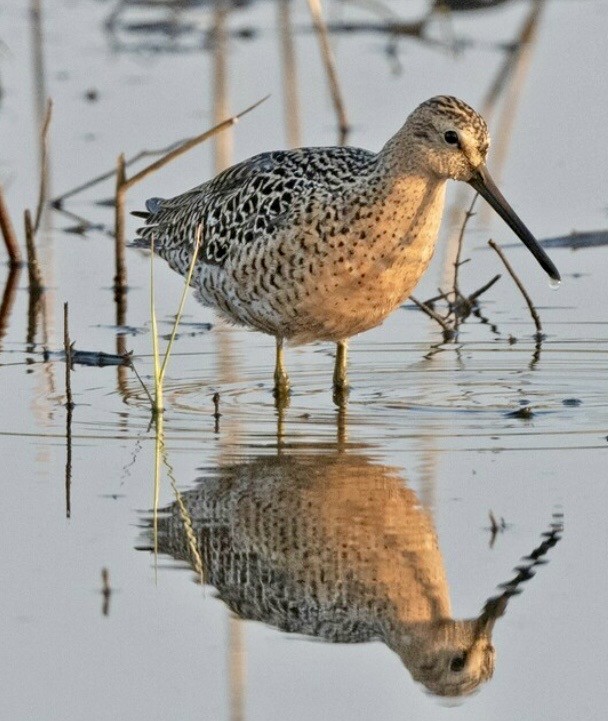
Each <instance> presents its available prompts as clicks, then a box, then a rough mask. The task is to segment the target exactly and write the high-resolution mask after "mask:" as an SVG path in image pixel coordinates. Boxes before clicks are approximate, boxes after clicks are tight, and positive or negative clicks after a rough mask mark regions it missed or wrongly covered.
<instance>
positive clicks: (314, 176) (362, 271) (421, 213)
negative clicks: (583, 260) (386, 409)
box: [134, 96, 560, 398]
mask: <svg viewBox="0 0 608 721" xmlns="http://www.w3.org/2000/svg"><path fill="white" fill-rule="evenodd" d="M489 144H490V137H489V134H488V128H487V125H486V123H485V121H484V119H483V118H482V117H481V115H479V114H478V113H477V112H476V111H475V110H473V108H471V107H470V106H469V105H467V104H466V103H464V102H463V101H462V100H459V99H458V98H455V97H451V96H437V97H433V98H431V99H430V100H427V101H426V102H424V103H422V104H421V105H419V106H418V107H417V108H416V109H415V110H414V111H413V112H412V113H411V115H410V116H409V117H408V118H407V119H406V121H405V123H404V125H403V126H402V127H401V128H400V129H399V130H398V131H397V132H396V133H395V135H394V136H393V137H392V138H390V140H389V141H388V142H387V143H386V145H385V146H384V147H383V148H382V149H381V150H380V152H378V153H373V152H370V151H368V150H363V149H361V148H354V147H316V148H315V147H313V148H297V149H294V150H284V151H273V152H267V153H261V154H260V155H255V156H254V157H252V158H249V159H248V160H245V161H243V162H241V163H238V164H237V165H234V166H233V167H231V168H229V169H228V170H225V171H223V172H222V173H220V174H219V175H217V176H216V177H215V178H213V179H212V180H209V181H207V182H205V183H203V184H202V185H199V186H197V187H196V188H194V189H192V190H189V191H188V192H186V193H183V194H182V195H178V196H176V197H174V198H171V199H163V198H151V199H150V200H148V201H147V202H146V209H147V212H143V213H136V215H140V216H141V217H144V218H145V220H146V224H145V225H144V226H143V227H142V228H140V229H139V230H138V236H139V237H138V238H137V240H136V241H135V243H134V245H135V246H137V247H146V248H150V247H153V249H154V251H155V252H156V253H158V255H160V256H161V257H162V258H164V259H165V260H166V261H167V262H168V263H169V265H170V266H171V268H173V269H174V270H176V271H177V272H178V273H181V274H182V275H186V274H187V272H188V270H189V267H190V264H191V261H192V253H193V251H194V248H195V246H196V238H197V234H198V233H200V237H201V244H200V246H199V251H198V258H197V260H196V264H195V268H194V272H193V275H192V281H191V285H192V286H193V287H194V288H195V291H196V296H197V297H198V299H199V300H200V301H201V302H202V303H203V304H204V305H208V306H211V307H213V308H215V309H216V310H217V311H218V312H219V314H220V315H221V316H223V317H224V318H225V319H227V320H228V321H229V322H231V323H237V324H242V325H245V326H248V327H249V328H253V329H255V330H258V331H262V332H263V333H267V334H270V335H273V336H275V338H276V363H275V373H274V382H275V394H276V396H277V397H278V398H281V397H283V398H284V397H286V395H287V393H288V391H289V378H288V375H287V372H286V370H285V365H284V360H283V344H284V342H285V341H287V342H289V343H292V344H302V343H309V342H311V341H333V342H335V343H337V352H336V360H335V367H334V375H333V382H334V389H335V390H336V391H339V392H343V391H345V390H346V389H347V387H348V382H347V377H346V352H347V351H346V343H347V340H348V339H349V338H350V337H351V336H353V335H355V334H357V333H361V332H362V331H365V330H368V329H370V328H373V327H374V326H376V325H378V324H379V323H381V322H382V321H383V320H384V319H385V318H386V317H387V316H388V315H389V314H390V313H391V312H392V311H393V310H395V308H397V307H398V306H399V305H400V304H401V303H403V301H404V300H405V299H406V298H407V297H408V296H409V295H410V293H411V292H412V291H413V290H414V287H415V286H416V284H417V283H418V281H419V280H420V278H421V276H422V275H423V273H424V271H425V270H426V268H427V266H428V264H429V262H430V260H431V257H432V255H433V251H434V248H435V243H436V240H437V235H438V232H439V225H440V222H441V217H442V214H443V206H444V196H445V185H446V181H447V180H449V179H452V180H460V181H464V182H466V183H469V184H470V185H471V186H472V187H473V188H474V189H475V190H476V191H477V192H478V193H479V194H480V195H482V196H483V197H484V198H485V199H486V200H487V201H488V203H489V204H490V205H491V206H492V207H493V208H494V209H495V210H496V212H497V213H498V214H499V215H500V216H501V217H502V218H503V219H504V220H505V221H506V223H507V224H508V225H509V226H510V227H511V229H512V230H513V231H514V232H515V233H516V234H517V235H518V236H519V238H520V239H521V240H522V241H523V243H524V244H525V245H526V246H527V247H528V249H529V250H530V251H531V252H532V254H533V255H534V257H535V258H536V259H537V261H538V262H539V263H540V265H541V266H542V268H543V269H544V270H545V271H546V272H547V273H548V275H549V276H550V277H551V278H552V279H554V280H559V277H560V276H559V273H558V271H557V268H556V267H555V265H554V264H553V263H552V262H551V260H550V259H549V258H548V256H547V255H546V253H545V252H544V250H543V249H542V248H541V247H540V245H539V244H538V243H537V241H536V240H535V238H534V236H533V235H532V234H531V233H530V231H529V230H528V229H527V227H526V226H525V225H524V223H523V222H522V221H521V220H520V218H519V217H518V216H517V215H516V213H515V211H514V210H513V209H512V208H511V206H510V205H509V204H508V202H507V201H506V199H505V198H504V197H503V195H502V194H501V192H500V191H499V190H498V188H497V187H496V185H495V184H494V182H493V180H492V178H491V177H490V174H489V172H488V170H487V168H486V165H485V160H486V156H487V152H488V147H489Z"/></svg>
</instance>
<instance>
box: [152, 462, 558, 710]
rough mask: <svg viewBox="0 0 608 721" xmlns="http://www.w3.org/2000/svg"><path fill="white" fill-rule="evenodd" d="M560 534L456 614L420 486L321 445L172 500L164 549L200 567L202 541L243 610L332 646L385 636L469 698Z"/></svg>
mask: <svg viewBox="0 0 608 721" xmlns="http://www.w3.org/2000/svg"><path fill="white" fill-rule="evenodd" d="M184 507H185V509H186V510H187V514H184ZM186 516H189V518H188V519H187V521H186V522H184V519H185V517H186ZM560 530H561V524H556V525H555V527H554V529H553V531H552V532H551V533H550V534H548V536H547V534H545V535H546V537H545V540H544V541H543V543H542V544H541V546H540V547H539V548H540V550H539V549H536V551H535V552H533V553H532V554H531V556H530V557H529V563H528V565H525V566H520V567H519V568H518V573H517V576H516V577H515V578H514V579H513V580H512V581H511V582H509V583H508V584H506V585H505V586H504V591H503V593H502V594H501V595H499V596H496V597H494V598H491V599H490V600H489V601H487V602H486V603H485V605H484V608H483V610H482V612H481V613H480V614H479V615H478V616H476V617H473V618H466V619H454V618H452V613H451V607H450V598H449V589H448V583H447V579H446V574H445V569H444V565H443V559H442V555H441V551H440V548H439V544H438V539H437V533H436V531H435V527H434V524H433V520H432V517H431V514H430V513H429V512H428V511H427V510H426V509H425V508H423V507H422V506H421V505H420V502H419V500H418V498H417V496H416V494H415V493H414V492H413V491H412V490H411V489H409V488H408V487H407V486H406V485H405V484H404V482H403V480H402V479H401V477H400V476H399V475H398V474H397V472H396V470H395V469H394V468H391V467H389V466H385V465H381V464H379V463H377V462H375V461H374V460H372V459H371V458H370V457H368V456H366V455H363V454H360V453H352V452H343V453H340V452H333V453H332V452H324V453H323V454H321V455H314V454H312V453H311V454H308V455H298V454H293V455H280V456H278V457H271V458H269V457H260V458H254V459H253V460H250V461H246V462H241V463H235V464H233V465H226V466H222V467H221V468H218V469H214V470H211V471H210V472H209V473H206V474H205V475H204V476H203V477H202V478H200V479H199V485H198V487H197V488H196V489H194V490H191V491H188V492H186V493H184V494H183V495H182V496H181V498H180V499H179V502H177V503H175V504H173V505H172V506H170V507H169V508H167V509H165V512H164V514H163V515H162V516H161V519H160V520H159V527H158V549H159V551H160V552H161V553H165V554H169V555H171V556H173V558H175V559H179V560H182V561H186V562H188V563H189V564H190V565H191V566H193V567H194V566H195V563H194V561H193V560H192V559H193V541H194V543H195V544H196V546H197V547H196V548H194V550H195V553H197V554H200V558H201V559H202V564H203V567H204V577H205V581H206V582H207V583H210V584H211V585H213V586H214V587H215V588H216V589H217V592H218V595H219V597H220V598H221V599H222V600H223V601H224V602H225V603H226V604H227V606H228V607H229V608H230V609H231V610H232V611H233V612H234V613H235V614H237V615H238V616H240V617H241V618H244V619H252V620H256V621H262V622H264V623H266V624H269V625H271V626H274V627H276V628H277V629H280V630H282V631H285V632H288V633H300V634H305V635H307V636H312V637H315V638H320V639H323V640H325V641H329V642H333V643H362V642H367V641H372V640H380V641H382V642H383V643H385V644H386V645H387V646H388V647H389V648H390V649H392V650H393V651H394V652H395V653H397V654H398V656H399V657H400V658H401V660H402V662H403V664H404V665H405V667H406V668H407V669H408V671H409V672H410V674H411V675H412V677H413V678H414V679H415V680H416V681H418V682H420V683H422V684H423V685H424V686H425V687H426V688H427V689H428V690H429V691H431V692H432V693H434V694H437V695H441V696H462V695H466V694H469V693H471V692H472V691H474V690H475V689H476V688H477V687H478V686H479V685H480V684H481V683H483V682H484V681H487V680H488V679H489V678H491V676H492V673H493V671H494V662H495V651H494V647H493V645H492V630H493V627H494V623H495V621H496V619H497V618H498V617H500V616H501V615H502V614H503V613H504V611H505V608H506V605H507V601H508V599H509V597H510V596H511V595H513V594H514V593H516V592H518V588H517V587H518V585H519V584H520V583H521V582H522V581H523V580H527V579H528V578H530V577H531V576H532V575H533V571H532V570H531V569H532V567H533V566H534V565H536V563H538V562H539V561H540V559H541V557H542V556H544V555H545V553H546V551H547V550H548V549H549V548H550V547H551V546H552V545H555V543H557V541H558V540H559V531H560ZM149 533H151V530H150V531H149ZM548 539H550V540H548ZM463 552H465V549H463Z"/></svg>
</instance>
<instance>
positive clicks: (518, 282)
mask: <svg viewBox="0 0 608 721" xmlns="http://www.w3.org/2000/svg"><path fill="white" fill-rule="evenodd" d="M488 245H489V246H490V248H492V249H493V250H495V251H496V252H497V253H498V257H499V258H500V259H501V260H502V262H503V264H504V266H505V268H506V269H507V272H508V273H509V275H510V276H511V278H513V280H514V281H515V285H516V286H517V287H518V288H519V290H520V292H521V294H522V295H523V297H524V300H525V301H526V303H527V304H528V308H529V310H530V315H531V316H532V320H533V321H534V325H535V326H536V334H537V338H541V337H542V334H543V327H542V325H541V322H540V317H539V315H538V313H537V312H536V308H535V307H534V303H532V299H531V298H530V296H529V295H528V292H527V291H526V289H525V288H524V285H523V283H522V282H521V280H520V279H519V278H518V277H517V274H516V273H515V271H514V270H513V268H512V267H511V264H510V263H509V261H508V260H507V259H506V257H505V254H504V253H503V252H502V250H501V248H500V247H499V246H498V245H496V243H495V242H494V241H493V240H488Z"/></svg>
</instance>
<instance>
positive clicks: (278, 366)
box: [274, 336, 289, 404]
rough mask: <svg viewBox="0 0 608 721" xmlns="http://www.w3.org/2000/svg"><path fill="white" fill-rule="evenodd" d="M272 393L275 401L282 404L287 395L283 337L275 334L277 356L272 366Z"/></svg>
mask: <svg viewBox="0 0 608 721" xmlns="http://www.w3.org/2000/svg"><path fill="white" fill-rule="evenodd" d="M274 395H275V398H276V399H277V403H280V404H284V403H285V400H286V399H287V397H288V396H289V376H288V375H287V371H286V370H285V363H284V360H283V339H282V338H281V337H279V336H277V356H276V363H275V366H274Z"/></svg>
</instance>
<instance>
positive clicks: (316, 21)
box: [308, 0, 350, 145]
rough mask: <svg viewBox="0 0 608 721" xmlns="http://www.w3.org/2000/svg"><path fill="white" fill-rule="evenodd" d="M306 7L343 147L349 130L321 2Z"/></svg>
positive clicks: (310, 1) (311, 2)
mask: <svg viewBox="0 0 608 721" xmlns="http://www.w3.org/2000/svg"><path fill="white" fill-rule="evenodd" d="M308 7H309V8H310V14H311V16H312V22H313V25H314V28H315V32H316V34H317V38H318V40H319V46H320V48H321V56H322V58H323V63H324V65H325V72H326V73H327V80H328V82H329V90H330V92H331V98H332V101H333V104H334V109H335V111H336V115H337V117H338V127H339V130H340V139H339V145H344V142H345V141H346V136H347V135H348V132H349V130H350V126H349V123H348V119H347V117H346V109H345V107H344V101H343V99H342V92H341V91H340V84H339V82H338V73H337V71H336V64H335V60H334V54H333V51H332V49H331V44H330V42H329V34H328V32H327V23H326V22H325V18H324V17H323V9H322V8H321V0H308Z"/></svg>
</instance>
